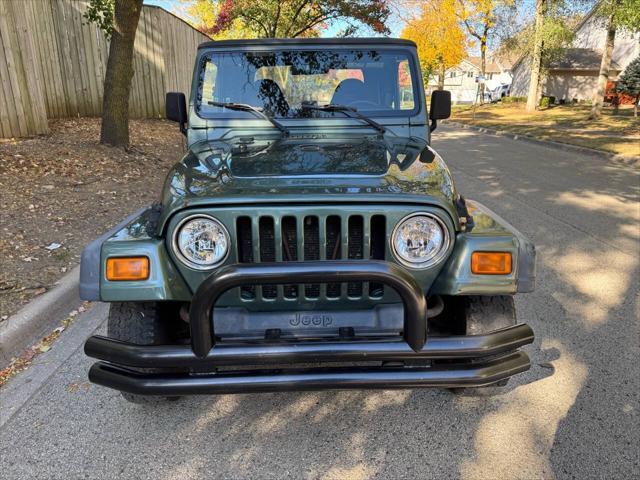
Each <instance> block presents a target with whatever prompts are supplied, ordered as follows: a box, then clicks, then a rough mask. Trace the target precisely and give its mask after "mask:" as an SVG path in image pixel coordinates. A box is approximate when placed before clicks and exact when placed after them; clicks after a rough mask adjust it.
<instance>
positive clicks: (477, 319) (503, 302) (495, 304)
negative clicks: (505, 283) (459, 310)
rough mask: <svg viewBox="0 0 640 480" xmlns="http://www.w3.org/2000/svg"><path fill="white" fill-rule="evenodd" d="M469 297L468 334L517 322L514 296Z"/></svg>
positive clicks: (467, 313)
mask: <svg viewBox="0 0 640 480" xmlns="http://www.w3.org/2000/svg"><path fill="white" fill-rule="evenodd" d="M467 299H468V303H467V306H466V311H465V314H466V315H465V316H466V323H467V328H466V333H467V335H481V334H483V333H488V332H490V331H492V330H498V329H500V328H505V327H510V326H512V325H515V324H516V306H515V303H514V301H513V297H512V296H510V295H496V296H491V297H485V296H470V297H467Z"/></svg>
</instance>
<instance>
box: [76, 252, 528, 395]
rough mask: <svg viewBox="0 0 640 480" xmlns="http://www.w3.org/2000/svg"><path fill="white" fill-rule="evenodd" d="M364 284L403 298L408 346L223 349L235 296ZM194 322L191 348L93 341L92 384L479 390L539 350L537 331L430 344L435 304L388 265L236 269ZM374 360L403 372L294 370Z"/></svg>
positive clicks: (199, 390) (179, 388)
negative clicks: (226, 315)
mask: <svg viewBox="0 0 640 480" xmlns="http://www.w3.org/2000/svg"><path fill="white" fill-rule="evenodd" d="M362 281H368V282H377V283H384V284H385V285H388V286H390V287H392V288H393V289H395V290H396V292H398V294H399V295H400V297H401V298H402V301H403V304H404V329H403V336H404V341H400V340H399V341H371V340H367V341H364V340H352V341H308V342H288V343H287V342H277V343H238V344H229V343H226V342H225V343H219V344H216V342H215V334H214V328H215V327H214V325H215V319H213V317H212V311H213V306H214V305H215V303H216V301H217V299H218V298H219V297H220V295H222V294H223V293H224V292H226V291H227V290H230V289H232V288H235V287H239V286H241V285H252V284H255V285H270V284H283V283H305V284H309V283H341V282H362ZM189 316H190V319H189V320H190V328H191V345H135V344H131V343H126V342H121V341H118V340H114V339H110V338H106V337H101V336H93V337H91V338H89V339H88V340H87V342H86V344H85V353H86V354H87V355H88V356H90V357H93V358H97V359H99V360H103V362H98V363H96V364H94V365H93V366H92V367H91V370H90V372H89V379H90V380H91V381H92V382H94V383H97V384H99V385H103V386H106V387H111V388H115V389H118V390H122V391H125V392H129V393H134V394H143V395H144V394H147V395H189V394H211V393H242V392H268V391H285V390H319V389H328V388H335V389H350V388H355V389H363V388H415V387H434V386H435V387H479V386H484V385H490V384H492V383H496V382H499V381H500V380H504V379H506V378H509V377H510V376H512V375H515V374H517V373H520V372H523V371H526V370H528V369H529V366H530V363H529V358H528V357H527V355H526V354H525V353H523V352H516V351H515V350H516V349H517V348H519V347H521V346H523V345H526V344H529V343H531V342H532V341H533V332H532V330H531V328H530V327H529V326H528V325H525V324H520V325H516V326H513V327H509V328H505V329H502V330H496V331H495V332H492V333H490V334H486V335H473V336H449V337H441V336H432V337H430V338H429V339H426V332H427V303H426V300H425V296H424V294H423V292H422V289H421V288H420V286H419V285H418V284H417V282H416V281H415V279H414V278H413V276H412V275H411V274H410V273H409V272H407V271H406V270H405V269H403V268H401V267H399V266H397V265H395V264H392V263H388V262H382V261H321V262H291V263H277V264H276V263H269V264H252V265H231V266H228V267H224V268H222V269H220V270H219V271H218V272H216V273H215V274H213V275H211V276H210V277H209V278H207V279H206V280H205V281H204V282H203V283H202V284H201V285H200V287H199V288H198V290H197V292H196V293H195V295H194V297H193V300H192V303H191V309H190V313H189ZM433 360H447V361H446V362H436V364H435V365H430V366H426V367H425V366H420V367H414V366H410V365H411V363H416V362H418V363H419V362H422V363H423V364H424V363H428V362H429V361H433ZM370 361H376V362H393V363H394V364H395V366H394V367H386V366H376V367H340V368H337V367H334V368H305V369H295V368H292V367H294V366H295V365H296V364H304V363H314V362H370ZM105 362H109V363H105ZM277 364H284V365H286V367H284V368H283V367H282V366H278V367H277V368H276V367H274V369H273V370H264V369H263V370H252V371H251V370H249V371H233V372H216V369H217V368H218V367H229V366H248V365H259V366H264V367H268V365H274V366H275V365H277ZM398 365H400V366H398ZM127 367H128V368H127ZM134 368H137V369H140V368H145V369H149V368H153V369H163V368H167V369H173V370H175V369H183V370H185V373H180V374H176V373H164V372H160V373H142V372H140V371H139V370H134ZM202 372H206V373H202Z"/></svg>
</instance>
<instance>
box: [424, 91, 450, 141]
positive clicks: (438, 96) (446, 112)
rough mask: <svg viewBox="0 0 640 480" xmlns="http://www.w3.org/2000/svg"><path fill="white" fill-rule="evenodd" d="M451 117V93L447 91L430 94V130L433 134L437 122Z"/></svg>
mask: <svg viewBox="0 0 640 480" xmlns="http://www.w3.org/2000/svg"><path fill="white" fill-rule="evenodd" d="M450 116H451V92H449V91H448V90H434V91H433V92H432V93H431V105H430V106H429V119H430V120H431V127H430V130H431V131H432V132H433V131H434V130H435V129H436V127H437V126H438V120H444V119H445V118H449V117H450Z"/></svg>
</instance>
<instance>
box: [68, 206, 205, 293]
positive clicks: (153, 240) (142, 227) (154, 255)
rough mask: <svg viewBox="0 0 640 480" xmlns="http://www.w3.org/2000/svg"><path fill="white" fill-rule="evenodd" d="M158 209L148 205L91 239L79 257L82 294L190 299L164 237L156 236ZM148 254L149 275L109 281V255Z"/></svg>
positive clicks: (187, 289)
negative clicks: (107, 265) (130, 279)
mask: <svg viewBox="0 0 640 480" xmlns="http://www.w3.org/2000/svg"><path fill="white" fill-rule="evenodd" d="M157 217H158V210H157V208H156V207H147V208H143V209H141V210H138V211H137V212H135V213H134V214H132V215H130V216H129V217H127V218H126V219H125V220H123V221H122V222H120V223H119V224H118V225H116V226H115V227H114V228H112V229H111V230H109V231H108V232H106V233H105V234H104V235H102V236H100V237H99V238H97V239H96V240H94V241H93V242H91V243H90V244H89V245H87V247H86V248H85V249H84V251H83V252H82V258H81V261H80V298H81V299H83V300H91V301H104V302H114V301H152V300H181V301H189V300H190V299H191V296H192V292H191V291H190V290H189V288H188V287H187V285H186V284H185V282H184V280H183V278H182V276H181V275H180V272H179V271H178V269H177V268H176V267H175V265H174V264H173V261H172V260H171V258H170V256H169V254H168V253H167V250H166V247H165V244H164V241H163V239H162V238H158V237H155V236H153V235H154V231H155V228H156V222H157ZM118 256H127V257H129V256H146V257H148V258H149V278H148V279H147V280H143V281H118V282H110V281H108V280H107V279H106V278H105V276H104V271H105V265H106V261H107V258H109V257H118Z"/></svg>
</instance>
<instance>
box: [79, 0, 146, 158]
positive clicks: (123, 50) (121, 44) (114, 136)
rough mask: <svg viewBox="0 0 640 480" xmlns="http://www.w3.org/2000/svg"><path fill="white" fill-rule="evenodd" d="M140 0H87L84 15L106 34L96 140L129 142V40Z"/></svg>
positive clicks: (133, 34) (132, 38)
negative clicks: (100, 111)
mask: <svg viewBox="0 0 640 480" xmlns="http://www.w3.org/2000/svg"><path fill="white" fill-rule="evenodd" d="M142 1H143V0H91V1H90V3H89V5H88V8H87V11H86V12H85V18H87V19H88V20H90V21H93V22H95V23H97V24H98V26H99V27H100V28H102V29H103V30H104V31H105V33H106V34H107V36H109V37H110V43H109V59H108V60H107V71H106V74H105V79H104V96H103V99H102V126H101V128H100V143H104V144H107V145H113V146H117V147H128V146H129V93H130V91H131V80H132V79H133V44H134V41H135V38H136V30H137V28H138V20H139V19H140V12H141V11H142Z"/></svg>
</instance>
